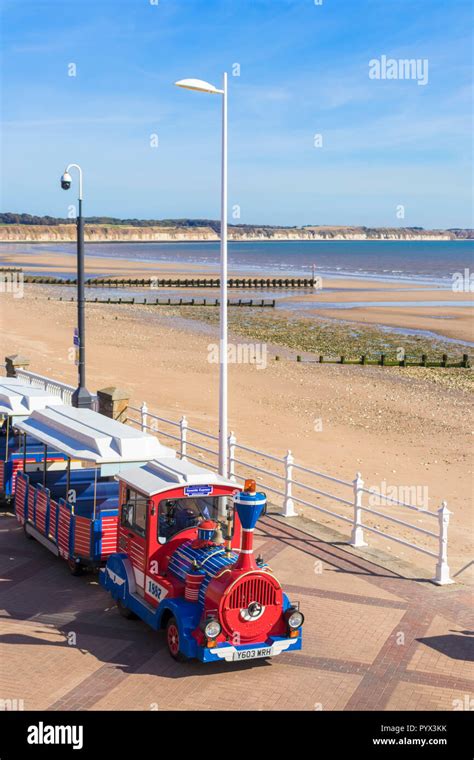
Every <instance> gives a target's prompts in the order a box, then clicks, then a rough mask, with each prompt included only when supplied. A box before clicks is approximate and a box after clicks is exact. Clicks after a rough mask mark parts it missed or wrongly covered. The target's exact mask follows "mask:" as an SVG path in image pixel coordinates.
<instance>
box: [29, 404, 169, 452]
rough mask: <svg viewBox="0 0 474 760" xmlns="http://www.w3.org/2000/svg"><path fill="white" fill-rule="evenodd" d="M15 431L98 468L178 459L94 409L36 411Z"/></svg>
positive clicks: (135, 430)
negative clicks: (102, 465) (100, 466)
mask: <svg viewBox="0 0 474 760" xmlns="http://www.w3.org/2000/svg"><path fill="white" fill-rule="evenodd" d="M15 427H17V428H18V430H22V431H23V432H24V433H28V435H31V436H33V438H36V440H38V441H40V442H41V443H44V444H46V445H47V446H49V447H50V448H52V449H54V450H55V451H60V452H61V453H64V454H66V455H67V456H70V457H72V458H74V459H83V460H84V461H88V462H95V463H96V464H106V463H120V462H147V461H148V460H149V459H154V458H155V457H170V458H171V457H173V456H176V454H175V452H174V450H173V449H170V448H168V447H167V446H162V444H161V443H160V442H159V440H158V439H157V438H156V437H154V436H152V435H147V434H146V433H142V431H141V430H137V429H135V428H132V427H130V425H125V424H124V423H123V422H117V421H116V420H112V419H110V417H105V416H104V415H103V414H99V413H98V412H93V411H92V410H91V409H76V408H75V407H73V406H56V407H48V408H46V409H43V410H38V411H34V412H33V414H32V415H31V416H30V417H29V418H28V419H26V420H23V421H21V422H18V423H16V425H15Z"/></svg>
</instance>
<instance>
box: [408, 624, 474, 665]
mask: <svg viewBox="0 0 474 760" xmlns="http://www.w3.org/2000/svg"><path fill="white" fill-rule="evenodd" d="M473 635H474V631H456V632H453V633H448V634H447V635H445V636H426V637H424V638H420V639H417V641H419V642H420V644H425V646H427V647H430V648H431V649H435V650H436V651H437V652H439V653H440V654H444V655H445V656H446V657H449V658H450V659H451V660H462V661H463V662H474V639H472V638H469V637H470V636H473Z"/></svg>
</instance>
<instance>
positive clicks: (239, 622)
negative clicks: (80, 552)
mask: <svg viewBox="0 0 474 760" xmlns="http://www.w3.org/2000/svg"><path fill="white" fill-rule="evenodd" d="M118 480H119V482H120V500H119V501H120V515H119V521H120V524H119V532H118V551H117V552H116V553H115V554H112V555H111V556H110V557H109V559H108V560H107V564H106V566H105V567H104V568H102V569H101V571H100V574H99V582H100V583H101V585H102V586H103V587H104V588H105V589H107V590H108V591H109V592H110V593H111V594H112V596H113V598H114V599H115V600H116V603H117V606H118V608H119V611H120V612H121V613H122V614H123V615H124V616H125V617H134V616H138V617H139V618H141V619H142V620H144V621H146V622H147V623H148V624H149V625H150V626H152V627H153V628H155V629H156V630H158V629H165V630H166V638H167V644H168V649H169V652H170V654H171V656H172V657H174V658H175V659H178V660H184V659H190V658H197V659H199V660H201V661H202V662H222V661H227V662H236V661H245V660H250V659H256V658H262V657H272V656H275V655H278V654H280V653H281V652H285V651H291V650H296V649H300V648H301V641H302V639H301V626H302V624H303V615H302V613H301V612H300V610H299V604H298V603H295V602H290V600H289V599H288V597H287V596H286V594H284V592H283V590H282V588H281V586H280V583H279V582H278V580H277V579H276V578H275V576H274V575H273V573H272V571H271V569H270V568H269V567H268V566H267V565H266V564H265V562H264V561H263V559H262V558H261V557H259V558H257V559H255V557H254V553H253V531H254V528H255V524H256V522H257V520H258V518H259V516H260V515H261V513H262V511H263V510H264V508H265V505H266V498H265V495H264V494H263V493H257V492H256V486H255V482H254V481H247V482H246V486H245V490H244V491H243V492H241V491H240V489H239V488H238V487H237V485H236V483H235V482H234V481H231V480H227V479H224V478H222V477H220V476H219V475H216V474H215V473H212V472H210V471H209V470H206V469H204V468H202V467H197V466H196V465H193V464H191V463H189V462H187V461H186V460H178V459H177V460H174V461H173V460H169V459H168V460H166V459H164V460H163V459H161V460H156V461H151V462H149V463H147V464H146V465H144V466H142V467H139V468H131V469H128V470H126V471H125V472H122V473H119V475H118Z"/></svg>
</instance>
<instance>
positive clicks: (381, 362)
mask: <svg viewBox="0 0 474 760" xmlns="http://www.w3.org/2000/svg"><path fill="white" fill-rule="evenodd" d="M295 359H296V361H297V362H302V363H304V364H360V365H362V366H370V365H372V366H376V367H458V368H460V367H462V368H464V369H470V367H471V362H470V359H469V354H463V355H462V359H461V360H460V361H454V360H453V359H450V358H449V357H448V354H443V355H442V356H441V359H429V358H428V355H427V354H422V355H421V356H420V358H419V359H415V358H413V357H406V358H405V359H393V358H391V357H389V356H387V355H386V354H380V355H379V357H378V358H376V359H375V358H369V357H368V356H367V355H366V354H363V355H362V356H360V357H357V358H355V359H351V358H348V357H346V356H338V357H326V356H323V355H322V354H320V355H319V357H317V358H314V359H313V358H308V357H304V356H301V355H300V354H296V357H293V361H294V360H295ZM275 360H276V361H279V360H280V357H279V356H275Z"/></svg>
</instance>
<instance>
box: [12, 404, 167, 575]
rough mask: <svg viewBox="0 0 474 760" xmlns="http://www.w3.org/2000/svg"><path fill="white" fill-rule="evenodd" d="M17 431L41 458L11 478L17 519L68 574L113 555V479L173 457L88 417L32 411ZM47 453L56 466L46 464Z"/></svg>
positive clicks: (133, 433)
mask: <svg viewBox="0 0 474 760" xmlns="http://www.w3.org/2000/svg"><path fill="white" fill-rule="evenodd" d="M15 428H16V429H17V430H18V431H19V432H20V433H22V434H23V435H26V436H27V437H28V439H29V440H31V441H34V442H36V444H37V445H39V446H40V447H41V449H42V452H43V453H42V460H41V466H40V468H39V469H38V470H37V471H36V472H19V473H18V474H17V487H16V493H15V514H16V517H17V519H18V521H19V522H20V523H21V524H22V525H23V526H24V529H25V532H26V533H27V534H28V535H29V536H31V537H33V538H36V539H37V540H38V541H39V542H40V543H42V544H43V545H44V546H46V547H47V548H48V549H49V550H50V551H51V552H52V553H53V554H55V555H57V556H60V557H62V558H63V559H65V560H66V561H67V562H68V564H69V567H70V570H71V572H73V573H74V574H79V573H80V572H81V571H82V569H83V568H84V567H86V566H89V567H97V566H100V565H101V564H103V563H104V562H105V561H106V560H107V557H108V556H109V555H110V554H112V553H113V552H116V551H117V526H118V496H119V483H118V482H117V481H116V479H115V476H116V475H117V473H119V472H121V471H123V470H125V469H126V468H127V467H132V466H134V467H136V466H137V465H139V464H144V463H146V462H147V461H148V460H149V459H153V458H155V457H157V456H162V457H166V458H173V457H175V452H174V451H173V450H172V449H170V448H168V447H165V446H162V445H161V444H160V442H159V441H158V439H157V438H156V437H154V436H150V435H147V434H145V433H143V432H141V431H139V430H135V429H134V428H132V427H130V426H129V425H124V424H123V423H121V422H117V421H116V420H112V419H110V418H108V417H105V416H104V415H102V414H99V413H97V412H94V411H92V410H90V409H76V408H74V407H70V406H54V407H48V408H45V409H41V410H36V411H34V412H33V413H32V414H31V415H30V416H29V417H28V418H26V419H23V420H20V421H18V422H16V423H15ZM49 451H54V452H58V454H59V455H60V456H61V457H62V461H57V460H55V461H53V462H52V461H51V459H50V457H49V455H48V452H49Z"/></svg>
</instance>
